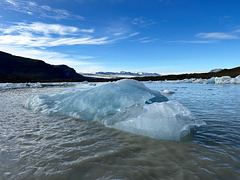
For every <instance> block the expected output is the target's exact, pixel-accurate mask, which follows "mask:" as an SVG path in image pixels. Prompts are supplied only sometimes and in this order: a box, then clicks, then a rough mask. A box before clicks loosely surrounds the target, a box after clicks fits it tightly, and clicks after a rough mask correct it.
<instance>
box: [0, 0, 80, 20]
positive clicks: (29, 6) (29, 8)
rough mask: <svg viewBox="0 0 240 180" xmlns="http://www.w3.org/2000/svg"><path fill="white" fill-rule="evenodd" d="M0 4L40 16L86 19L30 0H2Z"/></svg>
mask: <svg viewBox="0 0 240 180" xmlns="http://www.w3.org/2000/svg"><path fill="white" fill-rule="evenodd" d="M0 6H3V7H4V8H6V9H9V10H13V11H17V12H21V13H25V14H29V15H37V16H36V17H39V18H51V19H57V20H61V19H69V18H76V19H84V17H82V16H79V15H74V14H72V13H70V12H69V11H67V10H65V9H56V8H52V7H50V6H47V5H44V4H38V3H36V2H33V1H28V0H2V1H1V2H0Z"/></svg>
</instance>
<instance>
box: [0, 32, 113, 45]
mask: <svg viewBox="0 0 240 180" xmlns="http://www.w3.org/2000/svg"><path fill="white" fill-rule="evenodd" d="M108 43H110V40H108V37H101V38H93V37H91V36H89V37H84V38H52V37H38V36H33V35H31V34H27V35H3V36H0V44H6V45H7V44H9V45H21V46H25V47H54V46H63V45H83V44H84V45H87V44H88V45H101V44H108Z"/></svg>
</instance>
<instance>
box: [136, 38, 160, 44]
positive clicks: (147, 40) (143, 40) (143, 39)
mask: <svg viewBox="0 0 240 180" xmlns="http://www.w3.org/2000/svg"><path fill="white" fill-rule="evenodd" d="M157 40H158V39H157V38H155V39H152V38H150V37H143V38H140V39H138V41H140V42H141V43H149V42H153V41H157Z"/></svg>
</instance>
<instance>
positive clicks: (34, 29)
mask: <svg viewBox="0 0 240 180" xmlns="http://www.w3.org/2000/svg"><path fill="white" fill-rule="evenodd" d="M0 31H1V32H3V33H4V34H11V33H19V34H21V33H24V32H25V33H26V32H29V33H34V34H35V33H37V34H44V35H49V34H59V35H67V34H71V35H72V34H74V33H79V32H82V33H93V32H94V29H79V28H77V27H73V26H65V25H60V24H45V23H41V22H33V23H30V24H27V23H18V24H17V25H14V26H10V27H8V28H4V29H3V28H0Z"/></svg>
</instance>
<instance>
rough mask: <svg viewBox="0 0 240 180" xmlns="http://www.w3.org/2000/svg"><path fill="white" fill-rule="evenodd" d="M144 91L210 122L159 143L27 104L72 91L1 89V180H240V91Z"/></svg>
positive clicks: (193, 87) (185, 87) (174, 87)
mask: <svg viewBox="0 0 240 180" xmlns="http://www.w3.org/2000/svg"><path fill="white" fill-rule="evenodd" d="M146 86H148V87H150V88H152V89H156V90H159V91H161V90H165V89H167V90H170V91H174V92H176V93H174V94H172V95H169V96H168V98H169V99H174V100H177V101H179V102H180V103H182V104H183V105H184V106H186V107H187V108H189V109H190V110H191V111H192V112H193V114H194V115H195V116H196V117H197V118H198V119H202V120H204V121H205V122H206V123H207V125H206V126H204V127H200V128H199V129H198V131H197V132H195V133H193V134H192V135H191V136H189V137H187V138H186V139H184V140H183V141H181V142H172V141H161V140H153V139H150V138H147V137H143V136H138V135H133V134H130V133H126V132H122V131H119V130H115V129H110V128H106V127H104V126H103V125H101V124H99V123H97V122H86V121H82V120H79V119H73V118H69V117H59V116H45V115H43V114H36V113H34V112H32V111H31V110H28V109H25V108H24V107H23V103H24V101H25V99H26V98H27V97H28V96H29V95H30V94H42V93H56V92H62V91H63V90H66V88H42V89H18V90H2V91H0V148H1V151H0V162H1V163H0V179H224V180H225V179H238V178H239V176H240V165H239V164H240V157H239V154H240V142H239V139H240V132H239V129H240V111H239V107H240V97H239V96H240V93H239V92H240V86H239V85H226V86H222V85H220V86H219V85H202V84H163V83H147V84H146ZM210 89H211V90H210Z"/></svg>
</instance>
